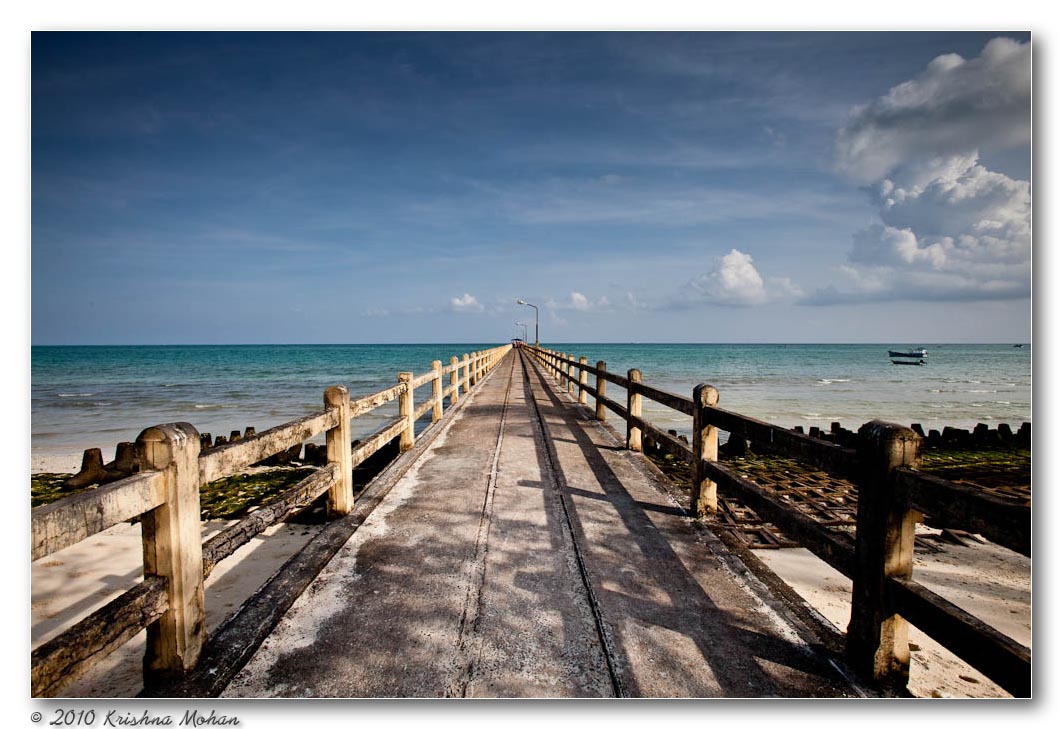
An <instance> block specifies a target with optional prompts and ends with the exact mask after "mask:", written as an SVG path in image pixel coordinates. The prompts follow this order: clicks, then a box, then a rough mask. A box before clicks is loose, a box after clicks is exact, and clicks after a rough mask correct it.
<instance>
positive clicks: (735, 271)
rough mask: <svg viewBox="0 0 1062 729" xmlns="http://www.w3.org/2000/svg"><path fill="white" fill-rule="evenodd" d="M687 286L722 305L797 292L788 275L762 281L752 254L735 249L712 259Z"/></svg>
mask: <svg viewBox="0 0 1062 729" xmlns="http://www.w3.org/2000/svg"><path fill="white" fill-rule="evenodd" d="M687 288H688V289H689V290H691V291H692V292H693V293H694V294H695V298H696V299H699V300H702V301H707V302H709V303H713V304H721V305H724V306H758V305H761V304H767V303H769V302H771V301H775V300H778V299H781V298H785V297H789V296H795V295H798V294H799V293H800V290H799V288H798V287H797V286H796V285H795V284H794V283H793V282H792V281H790V280H789V279H788V278H770V279H768V280H767V281H764V278H763V276H762V275H760V272H759V270H757V268H756V265H755V263H754V262H753V260H752V256H750V255H749V254H747V253H742V252H741V251H739V250H737V249H736V248H734V249H731V251H730V252H729V253H727V254H726V255H725V256H720V257H719V258H716V259H715V262H714V265H713V267H712V269H711V270H710V271H708V272H706V273H702V274H701V275H699V276H697V277H696V278H694V279H693V280H691V281H690V282H689V283H688V284H687Z"/></svg>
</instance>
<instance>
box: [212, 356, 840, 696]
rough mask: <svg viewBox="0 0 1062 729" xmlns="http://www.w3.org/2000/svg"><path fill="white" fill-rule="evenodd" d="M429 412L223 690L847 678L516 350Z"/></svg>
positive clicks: (423, 691)
mask: <svg viewBox="0 0 1062 729" xmlns="http://www.w3.org/2000/svg"><path fill="white" fill-rule="evenodd" d="M440 425H442V426H443V427H442V428H441V429H440V432H439V434H438V435H437V436H436V437H435V438H434V440H433V441H432V442H431V444H430V445H429V446H428V447H427V449H426V450H425V451H424V452H423V453H422V454H421V455H420V456H419V458H418V459H417V461H416V463H415V464H414V465H413V466H412V467H411V468H410V469H409V470H408V471H407V472H406V473H405V475H404V476H402V478H401V479H399V480H398V482H397V483H395V485H394V486H393V487H392V488H391V490H390V491H389V492H388V493H387V495H386V497H384V499H383V500H382V501H381V502H380V504H379V505H378V506H377V507H376V508H375V510H373V511H372V513H371V514H370V515H369V516H368V517H367V518H366V519H365V521H364V522H363V523H362V524H361V526H360V527H359V528H358V529H357V530H356V531H354V532H353V534H352V535H351V536H350V538H349V539H348V540H347V541H346V542H345V544H344V545H343V546H342V547H341V548H340V549H339V551H338V552H337V553H336V554H335V556H334V557H333V558H332V559H331V560H330V561H329V563H328V564H327V565H326V566H325V567H324V569H323V570H321V572H320V573H319V574H318V575H317V576H316V578H315V579H314V580H313V581H312V582H311V583H310V585H309V587H308V588H307V589H306V590H305V591H304V592H303V593H302V595H301V596H300V597H299V598H298V599H297V600H296V601H295V602H294V604H293V605H292V606H291V608H290V609H288V610H287V612H286V613H285V614H284V616H283V617H282V618H281V620H280V622H279V623H278V624H277V625H276V627H275V628H274V629H273V631H272V632H271V634H270V635H269V636H268V637H267V638H266V639H265V640H264V642H263V643H262V645H261V646H260V647H259V648H258V650H257V651H256V652H255V653H254V655H253V656H252V657H251V658H250V660H249V661H248V662H247V663H246V665H245V666H244V667H243V669H242V670H241V671H239V672H238V673H237V674H236V675H235V677H234V678H233V679H232V681H231V682H229V684H228V686H227V688H226V689H225V691H224V693H223V694H222V695H223V696H228V697H263V696H278V697H304V696H310V697H355V696H371V697H392V696H394V697H442V696H453V697H460V696H465V697H608V696H632V697H637V696H646V697H649V696H667V697H689V696H698V697H750V696H755V697H760V696H802V697H813V696H844V695H853V694H854V690H853V689H852V688H851V687H849V686H848V685H847V683H846V682H845V680H844V679H843V677H842V675H841V674H840V672H839V671H838V670H837V669H836V668H835V667H834V665H833V664H832V662H830V661H828V660H827V658H826V656H825V654H824V652H823V651H821V650H820V649H819V648H818V647H817V646H816V645H814V643H813V642H809V641H811V639H810V638H807V636H808V635H809V633H808V632H807V631H804V630H802V629H801V628H799V627H798V626H796V625H795V624H793V623H791V622H789V621H787V619H786V617H785V613H784V611H783V610H780V609H776V607H775V606H774V605H773V602H772V600H771V598H770V596H769V594H768V593H767V591H766V590H765V589H764V588H763V586H762V585H760V584H759V583H758V582H756V581H755V579H754V578H753V577H752V576H751V575H749V574H748V573H747V571H744V570H742V568H741V566H740V564H738V563H737V562H736V561H735V560H734V559H733V558H731V557H730V556H729V555H728V554H727V553H726V549H725V547H723V546H722V545H721V544H720V543H719V542H718V541H716V540H715V539H714V538H713V537H712V536H711V534H710V533H708V532H707V531H706V530H704V529H698V528H695V526H694V525H693V524H692V523H691V522H690V520H689V518H688V517H687V516H686V515H685V513H684V512H683V510H682V509H681V508H680V507H679V505H678V504H677V503H675V502H674V500H673V499H671V498H670V497H669V496H668V494H667V492H666V490H665V489H664V488H663V487H662V486H661V484H660V483H659V482H658V481H657V477H656V475H655V474H654V472H653V470H652V469H651V468H650V467H649V466H648V465H647V464H646V463H645V462H644V460H643V459H642V457H641V456H640V455H638V454H635V453H631V452H629V451H626V450H625V449H623V447H622V446H621V444H620V443H619V442H617V440H616V438H615V436H614V435H613V434H612V432H611V431H610V430H609V429H607V428H606V427H605V426H604V425H602V424H601V423H599V422H597V421H596V420H593V419H592V417H590V415H589V414H588V413H586V412H585V411H584V410H582V409H580V408H578V407H577V406H576V405H575V404H574V403H573V401H572V399H571V398H570V397H569V396H568V395H567V393H566V392H563V391H562V390H561V389H560V388H559V387H558V386H556V385H555V384H554V381H553V380H552V379H549V378H546V377H545V376H543V375H542V374H541V373H540V372H539V371H538V369H537V368H536V367H535V366H534V365H533V364H531V362H530V359H529V358H528V359H526V360H525V359H524V358H523V357H522V356H521V355H520V353H519V350H514V351H512V352H510V353H509V354H508V355H507V356H506V359H505V360H504V361H503V362H502V363H500V364H499V366H498V367H496V368H495V369H494V370H493V371H492V372H491V373H490V374H489V375H488V376H487V378H486V379H485V380H484V381H483V382H482V386H480V387H477V388H476V389H475V391H474V392H473V393H472V394H471V395H470V396H468V398H467V400H466V402H465V403H464V404H463V405H462V406H461V407H460V408H459V409H458V410H457V411H456V413H455V415H454V417H452V418H451V419H449V420H448V421H446V422H445V424H440Z"/></svg>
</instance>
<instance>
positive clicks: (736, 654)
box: [529, 372, 836, 697]
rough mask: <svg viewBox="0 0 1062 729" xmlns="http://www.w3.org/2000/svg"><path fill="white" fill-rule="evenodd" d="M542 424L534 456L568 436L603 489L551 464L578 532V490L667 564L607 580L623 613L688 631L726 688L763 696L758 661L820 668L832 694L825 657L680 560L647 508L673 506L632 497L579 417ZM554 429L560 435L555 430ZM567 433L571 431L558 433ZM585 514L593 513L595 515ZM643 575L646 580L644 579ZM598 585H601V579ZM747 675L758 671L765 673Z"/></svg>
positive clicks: (555, 407)
mask: <svg viewBox="0 0 1062 729" xmlns="http://www.w3.org/2000/svg"><path fill="white" fill-rule="evenodd" d="M536 374H537V377H538V378H539V381H540V384H541V385H542V391H543V392H544V393H545V396H546V398H547V400H548V405H547V407H548V408H549V409H550V410H551V411H552V412H558V411H559V410H560V409H561V408H562V407H563V406H562V402H561V399H560V398H559V397H558V396H557V394H556V393H555V392H554V391H553V390H552V389H550V388H549V387H548V386H546V382H545V380H544V379H543V377H544V376H543V375H542V373H541V372H537V373H536ZM529 399H530V397H529ZM558 420H559V419H558ZM547 427H549V428H550V430H551V432H550V434H549V438H548V442H547V443H546V444H545V446H546V448H545V449H544V450H540V451H539V458H540V459H545V458H546V457H547V452H548V453H549V454H550V455H551V456H552V459H553V460H554V462H556V460H557V453H556V447H557V443H569V444H571V445H573V446H574V447H575V448H576V449H577V450H578V453H579V456H580V457H581V458H583V459H584V460H585V461H586V463H587V465H588V466H589V468H590V472H591V474H592V475H593V478H594V480H595V481H596V483H597V486H598V487H599V488H600V489H601V494H596V493H593V492H591V491H587V490H585V489H580V488H573V487H572V486H571V485H569V484H568V483H567V481H566V479H565V477H564V473H563V471H562V470H561V469H559V468H555V469H552V470H554V472H555V477H556V478H557V480H558V482H559V488H560V491H561V493H560V498H562V499H564V500H565V503H566V506H567V511H568V513H569V514H570V515H571V520H572V528H573V532H574V533H575V538H576V539H580V540H584V541H585V539H586V537H585V535H584V530H583V525H582V512H581V509H580V507H579V506H578V505H577V503H576V497H577V498H578V500H579V501H580V502H582V503H583V504H587V503H588V501H587V499H589V503H594V502H596V503H602V502H605V503H607V504H609V506H610V507H611V508H612V510H613V513H615V514H616V515H617V516H618V517H619V520H620V522H621V523H622V524H623V526H624V527H625V528H626V530H627V532H628V533H629V534H630V535H637V537H636V538H634V539H630V540H620V542H621V543H622V546H621V547H619V548H621V549H623V550H624V551H625V552H627V551H629V550H630V549H631V547H632V546H633V547H634V548H636V549H637V550H638V551H639V552H640V553H641V554H642V556H643V558H644V559H645V560H647V562H656V561H660V562H661V563H664V564H667V565H669V566H670V567H669V572H668V574H667V575H666V577H665V575H663V574H661V573H660V572H658V571H657V570H654V569H644V570H639V571H638V572H637V575H636V577H635V579H636V580H637V584H636V585H635V584H631V585H627V586H626V588H627V589H625V588H624V586H623V585H622V584H620V585H619V586H618V587H615V588H607V592H608V597H609V599H611V600H614V601H618V602H619V604H621V605H623V606H624V607H623V608H621V611H620V612H621V613H622V614H624V615H628V616H637V618H638V620H639V621H641V622H644V623H647V624H651V625H656V626H659V627H661V628H664V629H665V630H667V631H668V632H669V633H673V634H676V635H685V636H686V637H687V638H688V639H689V641H690V642H691V643H692V644H693V645H695V646H696V647H697V650H698V652H700V654H701V655H702V656H703V657H704V659H705V662H706V664H707V665H708V666H709V667H710V668H711V676H712V678H714V679H715V680H716V681H717V682H718V684H719V687H720V688H721V689H722V692H723V695H725V696H728V697H742V696H745V697H755V696H760V695H761V694H759V693H750V690H751V691H757V690H758V689H757V687H760V686H763V685H767V684H769V683H770V681H768V680H766V676H765V673H764V671H763V668H762V663H761V661H763V662H766V663H770V664H777V665H784V666H788V667H789V668H791V669H794V670H795V671H798V672H801V673H803V674H811V675H817V676H819V677H820V678H821V687H822V689H823V695H831V694H830V691H829V688H828V687H829V685H830V683H831V679H833V680H835V679H836V674H835V673H833V672H832V670H830V671H828V670H827V669H826V664H825V662H823V661H819V660H816V658H815V657H814V656H813V655H812V654H811V653H809V652H808V651H806V650H803V649H801V648H800V647H799V646H798V645H797V644H795V643H792V642H789V641H785V640H781V639H779V638H777V637H775V636H771V635H767V634H764V633H762V632H761V631H758V630H755V629H752V628H750V626H749V625H748V624H747V623H745V622H744V621H742V620H741V619H740V618H739V617H736V616H735V615H734V612H733V611H731V610H727V609H725V607H723V606H719V605H717V604H716V603H715V602H714V601H713V600H712V598H711V597H710V596H709V595H708V594H707V593H706V592H705V591H704V588H703V587H702V586H701V584H700V583H699V582H698V580H697V578H696V577H695V576H694V575H693V574H692V573H691V572H690V571H689V570H688V569H687V568H686V567H685V566H684V563H683V560H682V559H681V558H680V557H679V555H678V554H677V553H676V552H675V550H674V548H673V546H672V544H671V542H669V541H668V540H667V539H666V538H664V536H663V535H662V534H661V533H660V531H659V530H658V529H657V528H655V526H654V525H653V522H652V520H651V519H650V517H649V514H648V513H647V512H649V511H661V512H665V513H670V514H672V515H674V510H666V509H663V508H661V507H657V506H655V505H646V504H644V503H642V502H639V501H638V500H636V499H635V498H634V497H633V496H632V495H631V494H630V492H629V491H628V490H627V488H626V487H625V486H624V484H623V479H622V478H621V477H620V476H619V475H618V474H617V473H616V472H615V471H614V470H613V468H612V467H611V466H610V465H609V463H608V461H607V460H606V458H605V457H604V455H603V454H602V448H601V446H600V444H598V443H595V442H594V441H593V440H592V439H591V438H590V436H589V435H588V434H587V433H586V431H585V430H583V429H582V428H580V427H578V426H577V425H576V427H571V426H570V425H567V426H560V427H561V428H562V430H563V433H558V432H556V430H555V429H556V428H557V427H558V426H557V425H555V424H549V425H548V426H547ZM558 435H562V437H559V438H558V437H557V436H558ZM564 435H570V437H563V436H564ZM544 451H545V452H544ZM546 468H548V466H546V465H545V464H543V470H546ZM647 506H648V507H649V508H647ZM590 518H591V520H592V518H593V517H592V516H591V517H590ZM623 579H624V577H623V575H609V580H610V581H620V582H621V583H622V580H623ZM646 583H649V584H648V587H647V586H646ZM597 589H601V587H600V586H598V588H597ZM654 595H655V597H654ZM735 642H736V643H739V644H741V645H743V646H744V648H745V650H740V649H736V646H735ZM612 645H613V647H614V648H615V649H616V650H617V651H619V652H620V653H621V654H624V655H625V653H626V652H625V651H624V646H623V642H622V640H621V639H619V637H618V636H612ZM622 659H623V658H622V656H621V660H622ZM750 677H762V680H756V679H753V678H750ZM776 680H777V679H776ZM626 688H627V689H628V690H629V691H631V692H632V693H634V694H638V693H640V692H639V691H638V687H635V686H631V687H626ZM703 690H704V691H706V692H708V691H710V688H709V687H708V686H704V687H703ZM805 690H806V686H803V687H799V688H798V687H797V686H796V685H794V686H786V685H780V686H779V694H780V695H783V696H785V695H789V696H795V695H804V694H803V693H802V691H805Z"/></svg>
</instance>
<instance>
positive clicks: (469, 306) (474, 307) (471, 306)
mask: <svg viewBox="0 0 1062 729" xmlns="http://www.w3.org/2000/svg"><path fill="white" fill-rule="evenodd" d="M450 309H451V310H453V311H455V312H457V313H458V314H478V313H480V312H482V311H483V309H484V306H483V304H481V303H479V302H478V301H476V297H475V296H473V295H472V294H468V293H466V294H465V295H464V296H455V297H454V298H452V299H450Z"/></svg>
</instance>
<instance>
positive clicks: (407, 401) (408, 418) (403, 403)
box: [398, 372, 416, 453]
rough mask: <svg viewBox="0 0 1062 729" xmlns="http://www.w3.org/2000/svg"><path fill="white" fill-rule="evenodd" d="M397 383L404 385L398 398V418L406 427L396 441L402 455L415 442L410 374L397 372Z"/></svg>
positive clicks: (411, 378) (411, 377) (411, 375)
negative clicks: (403, 421)
mask: <svg viewBox="0 0 1062 729" xmlns="http://www.w3.org/2000/svg"><path fill="white" fill-rule="evenodd" d="M398 381H399V382H404V383H406V389H405V391H404V392H403V393H402V394H401V395H399V396H398V417H400V418H404V419H405V422H406V427H405V429H404V430H403V431H402V434H401V435H400V436H399V439H398V452H399V453H404V452H406V451H408V450H409V449H410V448H412V447H413V442H414V441H415V440H416V437H415V436H414V430H413V387H412V386H411V383H412V382H413V373H412V372H399V373H398Z"/></svg>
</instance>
